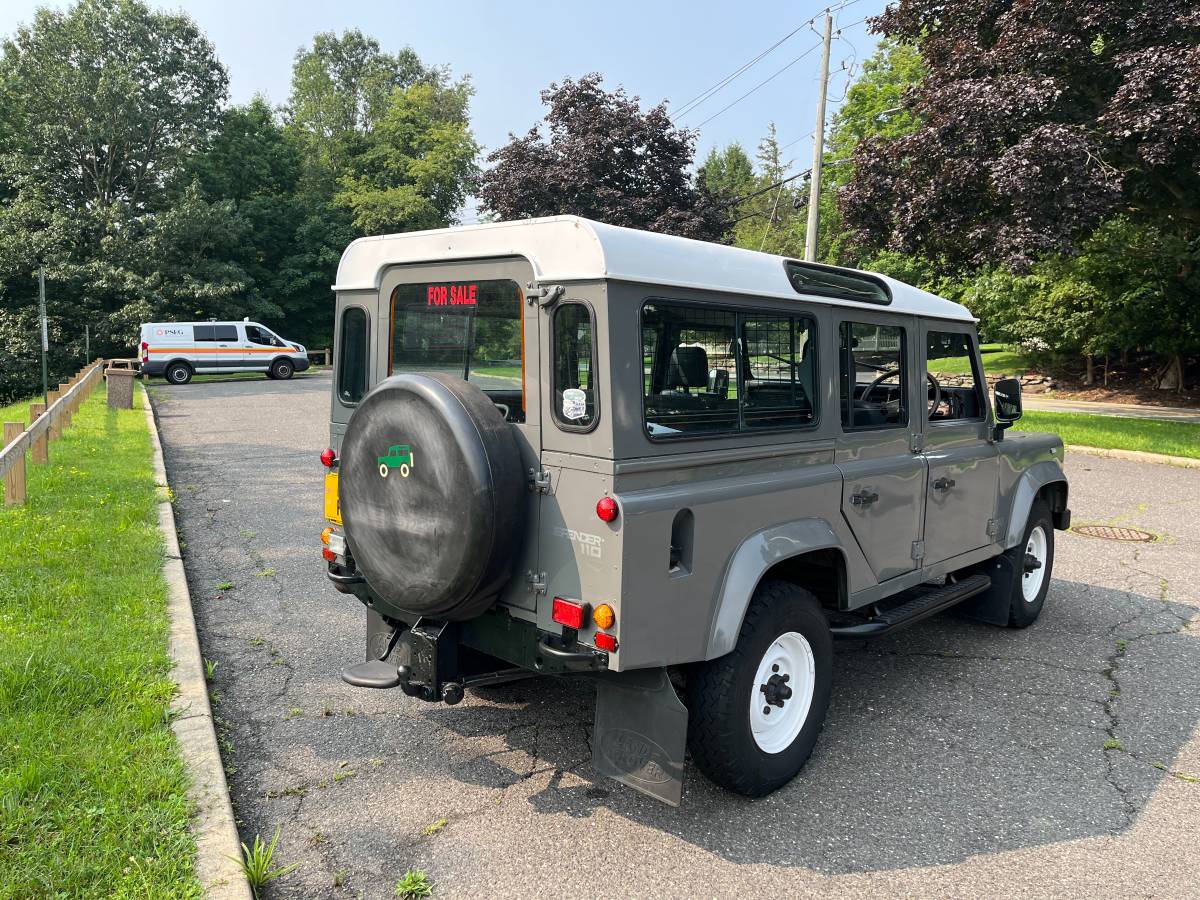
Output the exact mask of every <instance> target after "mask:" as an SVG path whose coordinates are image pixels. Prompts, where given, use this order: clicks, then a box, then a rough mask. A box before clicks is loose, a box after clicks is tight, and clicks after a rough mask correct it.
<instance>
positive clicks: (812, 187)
mask: <svg viewBox="0 0 1200 900" xmlns="http://www.w3.org/2000/svg"><path fill="white" fill-rule="evenodd" d="M832 39H833V14H832V13H830V11H829V10H828V9H827V10H825V47H824V49H823V50H822V51H821V87H820V90H819V91H818V93H817V127H816V129H815V130H814V131H813V164H812V172H811V174H810V175H809V181H808V228H806V229H805V231H804V259H805V261H806V262H816V261H817V228H818V226H819V225H820V221H821V161H822V159H823V158H824V156H825V95H826V94H828V93H829V44H830V41H831V40H832Z"/></svg>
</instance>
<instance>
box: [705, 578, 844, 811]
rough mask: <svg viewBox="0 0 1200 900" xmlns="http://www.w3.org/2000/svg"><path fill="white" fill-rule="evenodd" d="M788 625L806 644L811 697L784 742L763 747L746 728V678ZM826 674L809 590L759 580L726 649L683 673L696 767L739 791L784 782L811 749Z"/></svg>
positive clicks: (827, 659) (826, 646) (825, 696)
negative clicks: (772, 748)
mask: <svg viewBox="0 0 1200 900" xmlns="http://www.w3.org/2000/svg"><path fill="white" fill-rule="evenodd" d="M792 631H794V632H798V633H799V634H801V635H803V636H804V638H805V639H806V640H807V641H808V643H809V646H810V648H811V649H812V652H813V657H814V662H815V686H814V691H813V697H812V704H811V706H810V708H809V711H808V716H807V718H806V719H805V721H804V725H803V726H802V727H801V729H800V731H799V733H798V734H797V735H796V737H795V738H794V739H793V740H792V742H791V743H790V744H789V745H788V746H787V747H786V748H785V749H784V750H781V751H780V752H778V753H766V752H764V751H763V750H762V749H761V748H760V747H759V746H758V744H757V743H756V741H755V739H754V735H753V734H752V733H751V725H750V698H751V696H752V695H753V691H754V685H753V682H754V680H755V676H756V672H757V669H758V666H759V663H760V662H761V661H762V659H763V656H764V654H765V653H766V652H767V649H768V648H769V647H770V646H771V644H772V643H774V641H775V640H776V638H778V637H779V636H780V635H783V634H785V633H787V632H792ZM832 679H833V638H832V636H831V635H830V632H829V624H828V622H827V620H826V618H825V614H824V613H823V612H822V611H821V605H820V603H818V602H817V598H816V597H814V596H813V595H812V594H811V593H809V592H808V591H806V590H804V589H803V588H800V587H797V586H796V585H794V584H791V583H789V582H785V581H766V582H763V583H762V584H760V585H759V587H758V589H757V590H756V591H755V592H754V597H753V599H752V600H751V601H750V605H749V607H748V608H747V609H746V616H745V618H744V619H743V620H742V628H741V631H740V632H739V634H738V640H737V645H736V646H735V647H734V649H733V651H732V652H730V653H727V654H726V655H725V656H721V657H718V658H717V659H713V660H709V661H707V662H704V663H699V664H697V665H696V666H694V667H693V668H692V669H691V670H690V671H689V673H688V679H687V687H688V710H689V717H688V745H689V747H690V748H691V751H692V758H693V759H694V760H695V762H696V765H697V767H699V769H700V770H701V771H702V772H703V773H704V774H705V775H707V776H708V777H709V778H710V779H712V780H713V781H714V782H716V783H717V784H719V785H720V786H721V787H724V788H726V789H728V790H730V791H733V792H735V793H738V794H743V795H745V796H747V797H762V796H764V795H765V794H769V793H771V791H773V790H775V789H777V788H779V787H782V786H783V785H785V784H787V783H788V782H789V781H791V780H792V778H794V777H795V776H796V773H797V772H799V771H800V769H801V768H802V767H803V766H804V763H805V762H807V761H808V758H809V756H811V755H812V751H813V747H814V746H815V745H816V742H817V737H818V736H819V735H820V733H821V728H822V727H823V726H824V724H825V714H826V712H827V711H828V709H829V694H830V686H831V683H832Z"/></svg>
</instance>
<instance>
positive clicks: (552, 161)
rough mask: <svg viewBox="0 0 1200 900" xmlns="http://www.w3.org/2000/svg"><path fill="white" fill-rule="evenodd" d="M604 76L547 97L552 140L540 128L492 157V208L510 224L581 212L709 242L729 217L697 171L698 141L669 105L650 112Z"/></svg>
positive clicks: (487, 198)
mask: <svg viewBox="0 0 1200 900" xmlns="http://www.w3.org/2000/svg"><path fill="white" fill-rule="evenodd" d="M602 81H603V79H602V77H601V76H600V75H599V74H595V73H593V74H591V75H585V76H584V77H582V78H580V79H579V80H578V81H574V80H571V79H567V80H566V81H564V82H563V83H562V84H561V85H559V84H551V85H550V87H549V88H548V89H546V90H544V91H542V103H543V104H545V105H546V106H548V107H549V111H548V112H547V113H546V117H545V123H546V128H547V131H548V135H547V136H546V137H543V135H542V134H541V132H540V131H539V129H538V127H537V126H535V127H534V128H532V129H530V131H529V132H528V133H527V134H525V135H524V136H523V137H516V136H513V135H509V138H510V140H509V142H508V144H506V145H505V146H503V147H501V148H500V149H499V150H497V151H495V152H494V153H492V154H491V155H490V156H489V157H488V162H490V163H493V166H492V168H490V169H488V170H487V171H486V172H484V173H483V175H482V177H481V178H480V188H479V198H480V200H481V201H482V203H483V206H484V207H485V208H486V209H487V210H488V211H490V212H492V213H495V214H497V215H498V216H499V217H500V218H502V219H520V218H529V217H533V216H549V215H558V214H560V213H572V214H575V215H580V216H586V217H588V218H592V219H598V220H600V221H603V222H608V223H610V224H613V225H624V226H628V227H631V228H643V229H647V230H649V231H660V232H665V233H668V234H679V235H684V236H686V237H696V238H701V239H706V240H713V239H717V238H719V237H720V236H721V234H722V232H723V231H724V225H725V223H724V215H723V213H722V212H721V210H720V209H719V208H718V207H717V205H716V204H715V203H714V202H713V201H712V199H711V198H710V197H709V196H708V194H707V191H706V190H705V188H704V186H703V185H700V186H697V185H696V183H695V182H694V181H693V179H692V177H691V176H690V174H689V172H688V170H689V168H690V167H691V165H692V160H693V155H694V153H695V136H694V135H693V134H692V133H691V132H689V131H687V130H685V129H680V128H676V127H675V126H674V125H673V124H671V119H670V117H669V116H668V115H667V109H666V105H665V104H663V103H660V104H658V105H657V106H654V107H652V108H651V109H649V110H648V111H646V112H642V110H641V107H640V106H639V103H638V98H637V97H629V96H627V95H626V94H625V91H624V89H622V88H617V90H615V91H611V92H609V91H605V90H604V88H603V86H602Z"/></svg>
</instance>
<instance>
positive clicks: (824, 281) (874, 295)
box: [784, 260, 892, 306]
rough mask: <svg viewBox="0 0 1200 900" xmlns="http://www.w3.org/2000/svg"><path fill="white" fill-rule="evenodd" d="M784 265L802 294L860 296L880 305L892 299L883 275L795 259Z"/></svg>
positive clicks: (860, 299) (864, 300) (843, 296)
mask: <svg viewBox="0 0 1200 900" xmlns="http://www.w3.org/2000/svg"><path fill="white" fill-rule="evenodd" d="M784 268H785V269H786V270H787V274H788V281H790V282H791V284H792V287H793V288H794V289H795V290H796V292H797V293H799V294H811V295H815V296H818V297H835V298H837V299H840V300H857V301H859V302H860V303H876V304H879V305H881V306H886V305H887V304H889V303H891V302H892V292H891V289H890V288H888V286H887V282H886V281H884V280H883V279H882V278H875V277H874V276H872V275H866V274H864V273H862V272H855V271H853V270H851V269H839V268H836V267H834V266H822V265H819V264H817V263H807V262H796V261H795V260H788V261H787V262H785V263H784Z"/></svg>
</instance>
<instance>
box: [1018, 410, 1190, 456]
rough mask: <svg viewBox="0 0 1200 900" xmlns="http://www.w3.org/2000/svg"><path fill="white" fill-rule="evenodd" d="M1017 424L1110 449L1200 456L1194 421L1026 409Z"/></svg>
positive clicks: (1023, 427)
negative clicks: (1168, 420)
mask: <svg viewBox="0 0 1200 900" xmlns="http://www.w3.org/2000/svg"><path fill="white" fill-rule="evenodd" d="M1013 428H1015V429H1017V430H1020V431H1052V432H1054V433H1055V434H1057V435H1059V436H1060V437H1061V438H1062V439H1063V443H1064V444H1080V445H1082V446H1085V447H1103V448H1105V449H1108V450H1144V451H1146V452H1149V453H1166V454H1167V455H1169V456H1189V457H1191V458H1192V459H1200V425H1197V424H1194V423H1191V422H1159V421H1155V420H1153V419H1133V418H1128V417H1119V416H1094V415H1091V414H1089V413H1057V412H1040V411H1036V410H1026V411H1025V415H1023V416H1022V417H1021V419H1020V420H1019V421H1018V422H1017V423H1016V424H1015V425H1014V426H1013Z"/></svg>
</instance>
